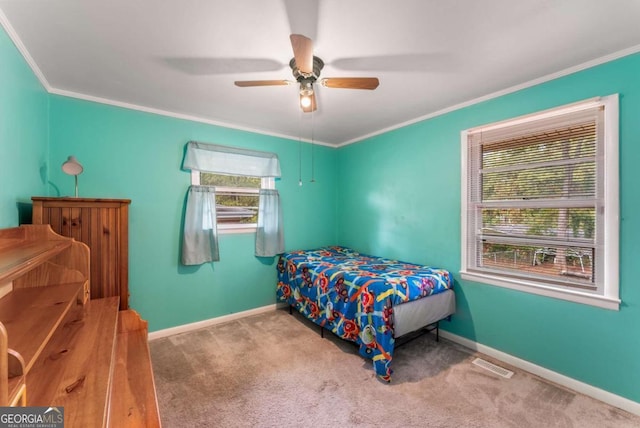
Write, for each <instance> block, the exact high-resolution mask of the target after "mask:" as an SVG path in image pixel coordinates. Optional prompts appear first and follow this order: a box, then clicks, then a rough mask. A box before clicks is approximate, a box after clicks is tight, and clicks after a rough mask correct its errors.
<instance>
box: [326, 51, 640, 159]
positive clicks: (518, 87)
mask: <svg viewBox="0 0 640 428" xmlns="http://www.w3.org/2000/svg"><path fill="white" fill-rule="evenodd" d="M638 52H640V45H636V46H632V47H630V48H627V49H623V50H620V51H617V52H614V53H612V54H609V55H605V56H602V57H600V58H596V59H594V60H591V61H587V62H584V63H582V64H578V65H575V66H573V67H569V68H566V69H564V70H561V71H557V72H555V73H551V74H547V75H546V76H542V77H539V78H537V79H533V80H529V81H528V82H525V83H521V84H519V85H515V86H511V87H509V88H506V89H502V90H500V91H497V92H492V93H490V94H487V95H483V96H481V97H478V98H473V99H471V100H468V101H464V102H462V103H459V104H455V105H452V106H450V107H446V108H443V109H441V110H438V111H435V112H433V113H428V114H426V115H424V116H420V117H417V118H415V119H411V120H407V121H405V122H402V123H399V124H397V125H392V126H389V127H387V128H383V129H380V130H378V131H374V132H371V133H369V134H366V135H363V136H361V137H356V138H354V139H351V140H349V141H345V142H343V143H340V144H338V145H337V147H338V148H340V147H344V146H348V145H350V144H354V143H358V142H361V141H364V140H367V139H369V138H372V137H375V136H377V135H381V134H385V133H387V132H390V131H394V130H396V129H400V128H404V127H405V126H409V125H413V124H414V123H418V122H422V121H425V120H428V119H433V118H434V117H438V116H442V115H444V114H447V113H451V112H452V111H456V110H460V109H462V108H465V107H469V106H472V105H474V104H478V103H481V102H484V101H488V100H491V99H494V98H498V97H501V96H503V95H508V94H511V93H513V92H517V91H520V90H522V89H527V88H530V87H532V86H536V85H539V84H541V83H546V82H550V81H552V80H555V79H558V78H560V77H564V76H568V75H570V74H573V73H577V72H579V71H583V70H586V69H589V68H592V67H595V66H598V65H602V64H605V63H607V62H610V61H614V60H616V59H620V58H623V57H625V56H629V55H633V54H635V53H638Z"/></svg>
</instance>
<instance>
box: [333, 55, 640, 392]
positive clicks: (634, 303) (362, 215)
mask: <svg viewBox="0 0 640 428" xmlns="http://www.w3.org/2000/svg"><path fill="white" fill-rule="evenodd" d="M638 76H640V54H636V55H632V56H629V57H625V58H622V59H619V60H617V61H613V62H609V63H606V64H604V65H600V66H598V67H595V68H591V69H588V70H585V71H582V72H579V73H576V74H573V75H570V76H566V77H563V78H559V79H556V80H553V81H550V82H547V83H544V84H541V85H538V86H535V87H531V88H528V89H525V90H521V91H518V92H515V93H512V94H509V95H506V96H502V97H499V98H496V99H492V100H489V101H486V102H482V103H479V104H476V105H473V106H470V107H467V108H463V109H459V110H456V111H454V112H451V113H448V114H444V115H442V116H438V117H435V118H433V119H430V120H425V121H422V122H419V123H416V124H413V125H411V126H407V127H404V128H401V129H398V130H395V131H392V132H388V133H386V134H384V135H379V136H376V137H373V138H370V139H367V140H366V141H363V142H360V143H358V144H353V145H349V146H346V147H344V148H341V149H340V150H339V153H338V165H339V169H340V171H341V177H340V179H341V181H340V184H341V186H340V188H339V192H338V225H339V228H340V229H339V233H338V243H340V244H343V245H348V246H352V247H355V248H357V249H359V250H361V251H365V252H370V253H374V254H379V255H384V256H390V257H397V258H400V259H404V260H408V261H414V262H420V263H428V264H431V265H435V266H440V267H444V268H447V269H449V270H451V271H452V272H453V273H454V276H455V279H456V296H457V305H458V311H457V313H456V315H455V316H454V317H453V321H452V322H451V323H444V325H443V328H445V329H447V330H449V331H451V332H452V333H455V334H457V335H460V336H463V337H466V338H468V339H471V340H473V341H476V342H479V343H481V344H484V345H487V346H490V347H492V348H495V349H498V350H501V351H503V352H506V353H508V354H511V355H514V356H517V357H519V358H522V359H524V360H527V361H531V362H533V363H535V364H538V365H540V366H543V367H546V368H549V369H551V370H554V371H556V372H559V373H562V374H565V375H567V376H570V377H572V378H575V379H577V380H580V381H583V382H586V383H588V384H591V385H594V386H597V387H600V388H602V389H605V390H608V391H611V392H613V393H615V394H619V395H621V396H624V397H627V398H629V399H631V400H634V401H636V402H640V333H639V332H638V329H639V328H640V286H639V285H638V277H639V276H640V269H639V267H638V266H640V263H639V262H638V260H637V256H638V255H639V254H640V248H639V247H640V245H639V244H638V242H640V221H638V218H637V217H636V214H637V213H638V212H640V186H639V185H638V172H637V170H636V169H635V168H638V160H639V159H640V119H639V118H640V79H639V78H638ZM613 93H619V94H620V195H621V196H620V198H621V203H620V208H621V222H620V290H621V291H620V292H621V298H622V302H623V303H622V306H621V308H620V311H611V310H606V309H599V308H595V307H592V306H586V305H581V304H576V303H571V302H567V301H561V300H556V299H552V298H548V297H542V296H536V295H532V294H527V293H523V292H519V291H513V290H508V289H504V288H499V287H494V286H490V285H484V284H478V283H472V282H468V281H463V280H461V279H460V276H459V274H458V272H459V271H460V251H461V245H460V187H461V184H460V162H461V159H460V131H462V130H464V129H467V128H470V127H473V126H477V125H481V124H485V123H491V122H494V121H499V120H503V119H508V118H511V117H515V116H518V115H522V114H526V113H532V112H536V111H539V110H543V109H547V108H551V107H555V106H559V105H563V104H567V103H571V102H575V101H579V100H582V99H587V98H591V97H595V96H600V95H609V94H613ZM347 166H348V167H347Z"/></svg>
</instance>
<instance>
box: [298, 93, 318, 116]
mask: <svg viewBox="0 0 640 428" xmlns="http://www.w3.org/2000/svg"><path fill="white" fill-rule="evenodd" d="M302 97H303V95H300V108H301V109H302V111H303V112H305V113H311V112H312V111H316V110H317V109H318V104H317V103H316V93H315V92H314V93H312V94H311V95H310V98H311V105H309V107H303V106H302Z"/></svg>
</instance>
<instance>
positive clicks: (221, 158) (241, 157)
mask: <svg viewBox="0 0 640 428" xmlns="http://www.w3.org/2000/svg"><path fill="white" fill-rule="evenodd" d="M182 167H183V168H184V169H191V170H198V171H204V172H210V173H214V174H229V175H245V176H251V177H280V161H279V160H278V155H276V154H275V153H269V152H261V151H257V150H247V149H240V148H237V147H229V146H221V145H218V144H207V143H198V142H196V141H190V142H189V143H188V144H187V153H186V154H185V157H184V162H183V164H182Z"/></svg>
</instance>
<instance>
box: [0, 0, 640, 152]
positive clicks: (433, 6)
mask: <svg viewBox="0 0 640 428" xmlns="http://www.w3.org/2000/svg"><path fill="white" fill-rule="evenodd" d="M3 15H4V16H3ZM639 18H640V1H638V0H609V1H603V0H518V1H514V0H483V1H478V0H457V1H456V0H449V1H446V0H403V1H389V0H348V1H347V0H323V1H317V0H235V1H231V0H224V1H222V0H173V1H158V0H0V22H2V24H3V26H4V27H5V29H6V30H7V32H8V33H9V34H10V36H11V37H12V38H13V39H14V42H16V44H17V45H18V46H19V48H20V49H21V50H22V52H23V54H24V55H25V57H26V58H27V60H28V61H30V63H31V66H32V68H34V71H35V72H36V74H37V75H39V77H40V79H41V80H42V81H43V84H44V86H45V88H46V89H47V90H48V91H50V92H52V93H57V94H64V95H70V96H75V97H80V98H85V99H92V100H96V101H101V102H107V103H111V104H116V105H125V106H128V107H133V108H138V109H142V110H147V111H156V112H160V113H163V114H171V115H177V116H179V117H186V118H190V119H195V120H202V121H205V122H210V123H216V124H221V125H224V126H230V127H234V128H239V129H246V130H253V131H257V132H261V133H266V134H272V135H279V136H287V137H291V138H294V139H298V138H300V137H302V139H304V140H309V139H311V138H313V140H314V141H315V142H317V143H324V144H329V145H341V144H344V143H349V142H352V141H356V140H358V139H361V138H362V137H365V136H368V135H372V134H375V133H378V132H380V131H382V130H385V129H390V128H394V127H397V126H399V125H401V124H404V123H407V122H411V121H415V120H417V119H420V118H424V117H428V116H430V115H432V114H434V113H436V112H439V111H443V110H446V109H448V108H450V107H452V106H457V105H461V104H464V103H467V102H469V101H472V100H475V99H478V98H482V97H486V96H488V95H491V94H495V93H497V92H502V91H504V90H510V89H513V88H514V87H521V86H522V85H526V84H529V83H531V82H532V81H537V80H538V79H540V78H544V77H547V76H550V75H559V74H562V73H565V72H567V71H568V70H576V69H579V68H581V67H583V66H585V65H592V64H595V63H598V62H601V61H603V60H605V59H611V58H615V57H618V56H621V55H623V54H628V53H632V52H637V51H640V24H639V22H638V21H639V20H640V19H639ZM291 33H299V34H304V35H306V36H307V37H310V38H311V39H313V41H314V52H315V55H317V56H319V57H321V58H322V59H323V60H324V62H325V64H326V65H325V67H324V69H323V70H322V74H321V76H322V77H348V76H362V77H371V76H375V77H378V78H379V79H380V86H379V87H378V89H376V90H375V91H367V90H349V89H335V88H333V89H332V88H325V87H319V88H317V90H316V94H317V100H318V110H317V111H316V112H315V113H313V114H310V113H306V114H302V113H301V112H300V109H299V107H298V94H297V91H298V89H297V87H296V86H295V85H291V86H275V87H252V88H239V87H236V86H235V85H234V84H233V82H234V81H235V80H258V79H269V80H270V79H288V80H292V75H291V69H290V68H289V66H288V63H289V60H290V59H291V58H292V56H293V53H292V49H291V45H290V41H289V35H290V34H291Z"/></svg>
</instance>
